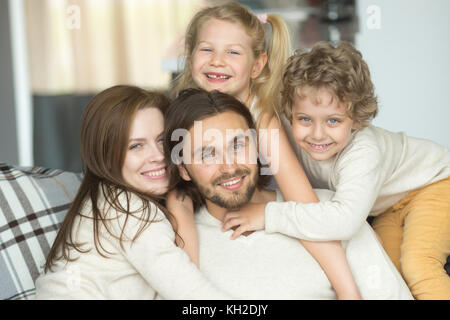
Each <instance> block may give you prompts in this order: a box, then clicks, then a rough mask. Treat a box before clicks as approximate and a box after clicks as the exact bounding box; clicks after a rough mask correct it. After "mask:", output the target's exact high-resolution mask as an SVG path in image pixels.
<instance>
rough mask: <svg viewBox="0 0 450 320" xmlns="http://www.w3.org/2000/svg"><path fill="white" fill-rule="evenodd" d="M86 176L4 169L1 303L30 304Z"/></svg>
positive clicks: (0, 184)
mask: <svg viewBox="0 0 450 320" xmlns="http://www.w3.org/2000/svg"><path fill="white" fill-rule="evenodd" d="M81 179H82V176H81V174H79V173H78V174H77V173H71V172H65V171H62V170H54V169H47V168H40V167H27V168H21V167H17V166H10V165H7V164H4V163H0V299H2V300H5V299H10V300H30V299H34V297H35V293H36V290H35V287H34V281H35V280H36V278H37V277H38V275H39V274H40V273H41V272H42V271H43V267H44V264H45V259H46V256H47V254H48V252H49V251H50V248H51V246H52V244H53V241H54V239H55V237H56V234H57V232H58V228H59V226H60V224H61V222H62V220H63V219H64V215H65V214H66V213H67V210H68V209H69V206H70V203H71V202H72V200H73V199H74V197H75V195H76V193H77V190H78V187H79V185H80V183H81Z"/></svg>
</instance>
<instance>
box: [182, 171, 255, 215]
mask: <svg viewBox="0 0 450 320" xmlns="http://www.w3.org/2000/svg"><path fill="white" fill-rule="evenodd" d="M244 175H245V176H246V177H245V179H246V180H247V179H248V181H247V188H246V189H245V190H242V189H241V188H240V189H239V190H236V191H225V190H224V192H228V193H231V195H229V196H228V197H225V196H223V195H221V194H220V192H218V191H216V188H217V187H219V186H218V184H219V183H220V182H221V181H224V180H228V179H231V178H233V177H239V176H244ZM257 178H258V170H255V172H254V173H252V172H251V170H250V169H248V168H239V169H237V170H236V171H235V172H234V173H233V174H229V173H227V174H223V175H221V176H220V177H218V178H216V179H214V181H213V182H212V183H211V185H212V186H214V187H211V186H205V185H201V184H198V183H197V182H196V181H195V180H194V179H192V177H191V179H192V181H193V182H194V184H195V186H196V187H197V189H198V190H199V191H200V193H201V195H202V196H203V198H205V199H207V200H209V201H211V202H213V203H215V204H216V205H218V206H220V207H222V208H225V209H228V210H236V209H239V208H240V207H242V206H243V205H245V204H247V203H248V202H249V201H250V199H251V198H252V196H253V193H254V192H255V189H256V183H257ZM219 188H221V187H219Z"/></svg>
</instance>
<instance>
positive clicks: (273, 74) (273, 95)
mask: <svg viewBox="0 0 450 320" xmlns="http://www.w3.org/2000/svg"><path fill="white" fill-rule="evenodd" d="M266 21H267V23H269V24H270V25H271V27H272V28H271V29H272V32H271V36H270V39H269V40H268V45H267V56H268V59H267V64H266V66H265V67H264V69H263V71H262V72H261V75H260V76H259V77H258V78H257V79H255V80H254V81H253V86H252V87H253V88H252V93H253V94H254V95H256V96H257V97H258V102H257V104H256V105H255V108H256V109H257V110H258V111H259V112H263V113H265V114H266V115H267V116H269V118H271V116H273V115H276V116H279V114H280V112H279V111H280V110H281V106H280V105H279V104H280V99H279V97H280V85H281V76H282V72H283V67H284V65H285V63H286V61H287V59H288V58H289V56H290V53H291V40H290V35H289V30H288V28H287V25H286V23H285V22H284V21H283V20H282V19H281V18H280V17H279V16H278V15H276V14H267V19H266ZM258 120H259V119H258ZM258 123H259V121H258Z"/></svg>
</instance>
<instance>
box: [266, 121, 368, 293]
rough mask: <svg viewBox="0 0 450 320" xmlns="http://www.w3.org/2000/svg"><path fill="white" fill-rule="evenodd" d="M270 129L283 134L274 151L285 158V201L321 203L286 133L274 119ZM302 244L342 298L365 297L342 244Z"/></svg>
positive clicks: (281, 173)
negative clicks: (358, 286)
mask: <svg viewBox="0 0 450 320" xmlns="http://www.w3.org/2000/svg"><path fill="white" fill-rule="evenodd" d="M263 120H264V119H263ZM262 123H264V122H262ZM268 129H269V131H270V130H278V132H279V139H278V148H274V150H276V151H277V152H278V154H279V155H283V161H282V163H283V164H282V165H279V166H278V168H277V169H278V170H276V172H274V176H275V179H276V181H277V184H278V186H279V188H280V191H281V193H282V194H283V198H284V199H285V200H288V201H296V202H302V203H316V202H318V198H317V196H316V194H315V193H314V190H313V188H312V186H311V184H310V183H309V180H308V178H307V176H306V174H305V172H304V170H303V168H302V166H301V165H300V162H299V161H298V159H297V157H296V155H295V153H294V150H293V149H292V146H291V144H290V142H289V139H288V137H287V135H286V132H285V131H284V128H283V127H282V126H281V124H280V122H279V121H278V119H277V118H276V117H273V118H272V119H271V120H270V122H269V124H268ZM269 136H270V134H269ZM275 142H276V141H271V140H270V139H267V140H266V141H265V142H264V141H263V142H262V143H263V144H264V143H266V145H262V146H261V145H260V148H261V147H262V148H263V149H262V150H272V149H271V147H272V146H271V144H272V143H275ZM263 156H264V157H267V158H266V159H269V157H268V156H269V155H266V154H263ZM280 164H281V162H280ZM300 242H301V243H302V245H303V246H304V247H305V249H306V250H307V251H308V252H309V253H310V254H311V255H312V256H313V257H314V259H316V260H317V262H318V263H319V264H320V266H321V267H322V269H323V270H324V272H325V274H326V275H327V277H328V279H329V281H330V283H331V285H332V286H333V288H334V289H335V291H336V293H337V296H338V298H339V299H360V298H361V296H360V294H359V292H358V288H357V286H356V283H355V281H354V279H353V275H352V273H351V271H350V267H349V265H348V262H347V258H346V256H345V252H344V249H343V247H342V245H341V243H340V241H329V242H311V241H307V240H300Z"/></svg>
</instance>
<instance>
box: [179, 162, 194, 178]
mask: <svg viewBox="0 0 450 320" xmlns="http://www.w3.org/2000/svg"><path fill="white" fill-rule="evenodd" d="M177 167H178V172H179V173H180V176H181V178H182V179H183V180H185V181H191V177H190V176H189V173H188V171H187V169H186V167H185V166H184V164H179V165H178V166H177Z"/></svg>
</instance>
